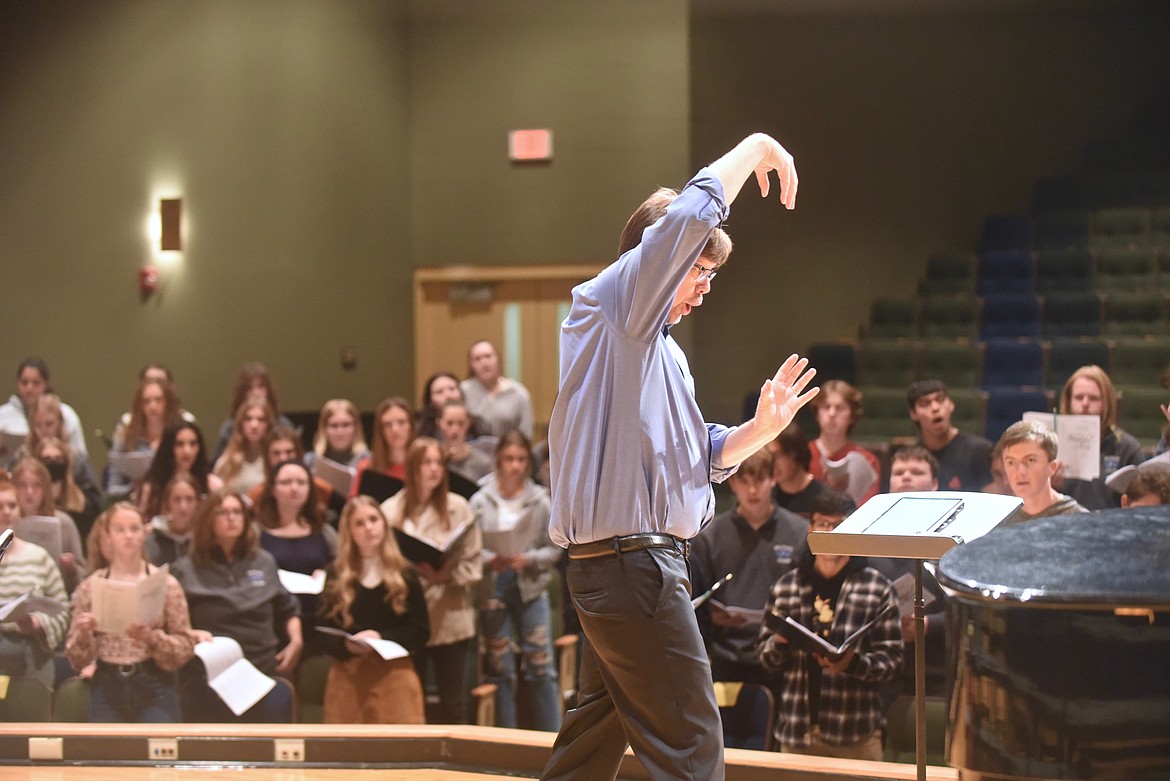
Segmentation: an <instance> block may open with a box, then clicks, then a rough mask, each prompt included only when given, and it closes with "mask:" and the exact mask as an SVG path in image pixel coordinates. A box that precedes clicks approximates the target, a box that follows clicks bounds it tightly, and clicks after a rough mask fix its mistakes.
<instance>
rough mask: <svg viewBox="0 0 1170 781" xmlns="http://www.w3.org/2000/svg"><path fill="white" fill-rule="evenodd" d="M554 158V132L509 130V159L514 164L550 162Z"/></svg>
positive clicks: (545, 130)
mask: <svg viewBox="0 0 1170 781" xmlns="http://www.w3.org/2000/svg"><path fill="white" fill-rule="evenodd" d="M552 156H553V138H552V131H551V130H547V129H542V130H509V131H508V159H509V160H512V161H513V162H531V161H548V160H552Z"/></svg>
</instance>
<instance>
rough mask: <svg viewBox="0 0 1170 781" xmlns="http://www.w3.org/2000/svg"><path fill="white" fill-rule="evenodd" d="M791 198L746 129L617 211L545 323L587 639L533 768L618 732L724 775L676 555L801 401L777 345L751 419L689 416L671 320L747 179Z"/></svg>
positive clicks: (686, 583) (554, 444)
mask: <svg viewBox="0 0 1170 781" xmlns="http://www.w3.org/2000/svg"><path fill="white" fill-rule="evenodd" d="M772 171H775V172H776V175H777V177H778V178H779V180H780V198H781V200H782V201H783V203H784V205H785V206H787V207H788V208H790V209H791V208H792V207H793V206H795V204H796V184H797V182H796V168H795V166H794V165H793V162H792V156H791V155H789V154H788V152H787V151H786V150H785V149H784V147H782V146H780V144H779V143H777V142H776V141H775V139H772V138H770V137H769V136H766V135H763V134H760V133H757V134H755V135H752V136H749V137H748V138H746V139H744V140H743V141H742V142H740V143H739V144H738V145H737V146H736V147H735V148H734V149H732V150H731V151H730V152H728V153H727V154H725V155H723V156H722V157H721V158H719V159H718V160H716V161H715V162H714V163H712V164H711V165H710V166H708V167H707V168H704V169H703V170H701V171H700V172H699V173H698V174H696V175H695V177H694V178H692V179H691V181H690V182H689V183H688V184H687V186H686V187H684V188H683V190H682V191H681V192H677V193H676V192H675V191H673V190H659V191H658V192H656V193H654V194H653V195H651V196H650V198H649V199H647V200H646V201H645V202H644V203H643V204H642V205H641V206H640V207H638V209H637V210H636V211H635V212H634V214H633V216H631V217H630V220H629V222H627V223H626V227H625V229H624V230H623V231H622V236H621V239H620V241H619V247H618V254H619V257H618V259H617V261H615V262H614V263H613V264H612V265H610V266H609V267H608V268H606V269H605V270H603V271H602V272H601V273H600V274H598V275H597V276H596V277H594V278H593V279H591V280H589V281H587V282H585V283H583V284H581V285H578V286H577V287H576V288H574V290H573V304H572V308H571V309H570V311H569V315H568V317H566V318H565V321H564V323H563V324H562V325H561V342H560V348H561V349H560V354H561V372H560V377H561V382H560V392H559V394H558V396H557V401H556V404H555V406H554V407H553V413H552V420H551V421H550V424H549V451H550V456H551V476H552V499H553V502H552V519H551V521H550V524H549V533H550V536H551V537H552V540H553V542H555V543H557V544H558V545H560V546H561V547H563V548H567V549H568V562H567V564H566V581H567V584H568V588H569V595H570V598H571V600H572V602H573V606H574V607H575V608H576V611H577V614H578V616H579V617H580V619H581V626H582V630H583V631H584V633H585V636H586V639H587V642H586V644H585V647H584V649H583V650H582V655H581V673H580V682H579V683H580V685H579V689H578V693H577V704H576V707H574V708H573V709H571V710H570V711H569V712H568V713H567V714H566V715H565V719H564V722H563V724H562V725H561V731H560V734H559V735H558V736H557V740H556V744H555V745H554V746H553V752H552V756H551V757H550V758H549V761H548V764H547V765H546V766H545V769H544V775H543V778H545V779H562V780H563V779H582V781H598V780H604V779H613V778H615V777H616V775H617V772H618V767H619V765H620V763H621V761H622V755H623V754H624V752H625V749H626V746H627V743H628V744H629V745H631V746H633V749H634V753H635V755H636V756H637V757H638V759H639V761H640V762H641V763H642V765H643V767H644V768H645V769H646V771H647V774H648V775H649V777H650V778H651V779H656V780H657V779H667V778H670V779H693V780H694V781H720V779H722V778H723V777H724V770H723V741H722V729H721V721H720V718H719V709H718V707H717V706H716V704H715V695H714V690H713V687H712V686H711V669H710V667H709V665H708V662H707V654H706V650H705V649H704V647H703V639H702V637H701V636H700V635H699V627H698V624H697V622H696V619H695V611H694V608H693V607H692V606H691V593H690V578H689V576H688V572H687V561H686V556H687V554H688V553H689V550H690V539H691V538H692V537H694V536H695V535H696V534H697V533H698V531H699V530H700V529H701V528H702V527H703V526H704V525H706V524H707V522H708V521H710V519H711V516H712V515H713V513H714V508H715V501H714V495H713V494H712V492H711V485H710V483H711V481H712V480H715V481H722V480H724V479H725V478H726V477H727V476H728V475H729V474H731V472H733V471H734V470H735V468H736V466H737V465H738V464H739V463H740V462H741V461H743V460H744V459H745V458H747V457H748V456H749V455H751V454H752V453H754V452H756V451H757V450H759V449H760V448H762V447H764V445H766V444H767V443H768V442H769V441H770V440H771V439H773V438H775V436H776V435H777V434H779V433H780V430H781V429H783V428H784V426H786V425H787V424H788V423H789V422H790V421H791V420H792V418H793V416H794V415H795V414H796V412H797V411H798V410H799V409H800V408H801V407H802V406H803V405H804V404H806V403H807V402H808V401H809V399H811V398H812V397H813V396H814V395H815V394H816V390H815V389H813V390H810V391H808V392H805V388H806V387H807V386H808V384H809V382H810V381H811V380H812V374H813V373H812V372H811V371H808V370H807V366H808V362H807V361H805V360H803V359H799V358H798V357H797V356H795V355H793V356H791V357H790V358H789V359H788V360H787V361H785V362H784V364H783V365H782V366H781V367H780V369H779V371H777V372H776V374H775V376H774V377H772V378H771V379H768V380H766V381H765V382H764V384H763V386H762V387H761V389H760V402H759V404H758V405H757V407H756V411H755V414H754V416H753V417H752V418H751V419H750V420H748V421H747V422H745V423H744V424H742V425H740V426H736V427H732V428H729V427H727V426H721V425H718V424H714V423H706V422H705V421H704V420H703V416H702V413H701V412H700V410H699V407H698V404H697V403H696V402H695V388H694V380H693V378H692V377H691V373H690V369H689V367H688V364H687V359H686V355H685V354H684V353H683V351H682V349H681V348H680V347H679V345H678V344H677V343H676V342H675V341H674V339H672V338H671V337H670V335H669V333H668V331H669V328H670V326H673V325H675V324H676V323H678V322H679V321H680V320H681V319H682V318H683V317H685V316H686V315H688V314H690V312H691V311H692V310H693V309H694V308H695V307H697V306H700V305H701V304H702V303H703V298H704V296H706V294H708V293H709V292H711V281H712V278H713V276H714V274H715V273H716V271H718V270H719V268H720V267H721V266H722V264H723V263H724V262H725V261H726V260H727V256H728V255H729V254H730V252H731V241H730V239H728V238H727V235H726V234H725V233H723V231H722V230H721V229H720V227H719V226H720V224H721V223H722V222H723V220H724V219H726V217H727V214H728V206H729V204H730V203H731V202H732V201H734V200H735V197H736V195H737V194H738V193H739V190H740V188H741V187H742V186H743V184H744V182H745V180H747V179H748V177H750V176H751V175H752V174H753V173H754V174H755V176H756V181H757V182H758V184H759V187H760V193H761V194H762V195H764V196H766V195H767V194H768V192H769V190H770V188H771V183H770V182H769V180H768V176H769V173H770V172H772Z"/></svg>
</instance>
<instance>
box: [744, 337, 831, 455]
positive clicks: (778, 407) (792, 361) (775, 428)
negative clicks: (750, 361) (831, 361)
mask: <svg viewBox="0 0 1170 781" xmlns="http://www.w3.org/2000/svg"><path fill="white" fill-rule="evenodd" d="M816 373H817V370H816V369H810V368H808V359H807V358H801V357H800V356H798V355H796V354H793V355H790V356H788V360H786V361H785V362H784V363H783V364H781V366H780V368H779V369H777V370H776V375H775V376H774V377H772V379H770V380H765V381H764V384H763V386H761V387H760V400H759V402H757V403H756V414H755V415H754V416H753V418H752V420H753V421H754V422H755V425H756V427H757V428H759V429H760V431H761V432H767V436H768V438H769V439H772V438H774V437H776V435H777V434H779V433H780V432H781V431H783V430H784V429H785V428H786V427H787V426H788V424H789V423H791V422H792V419H793V418H795V417H796V413H797V412H799V411H800V408H801V407H803V406H804V405H805V404H808V403H809V402H810V401H812V399H813V397H815V396H816V395H817V393H818V392H820V388H812V389H811V390H809V391H807V392H806V391H805V388H807V387H808V384H809V383H810V382H812V379H813V377H815V376H816Z"/></svg>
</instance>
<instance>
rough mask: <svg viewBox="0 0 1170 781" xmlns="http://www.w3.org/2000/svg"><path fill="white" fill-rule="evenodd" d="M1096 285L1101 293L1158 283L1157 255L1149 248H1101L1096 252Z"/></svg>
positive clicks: (1153, 286)
mask: <svg viewBox="0 0 1170 781" xmlns="http://www.w3.org/2000/svg"><path fill="white" fill-rule="evenodd" d="M1096 280H1097V283H1096V287H1097V290H1099V291H1101V292H1102V293H1124V292H1128V291H1149V290H1156V289H1157V287H1158V265H1157V256H1156V255H1155V254H1154V253H1153V252H1151V251H1150V250H1149V249H1144V250H1131V249H1104V250H1101V251H1100V252H1098V253H1097V273H1096Z"/></svg>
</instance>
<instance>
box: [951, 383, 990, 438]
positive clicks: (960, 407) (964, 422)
mask: <svg viewBox="0 0 1170 781" xmlns="http://www.w3.org/2000/svg"><path fill="white" fill-rule="evenodd" d="M947 394H948V395H949V396H950V397H951V401H953V402H954V403H955V414H954V415H952V416H951V423H952V424H953V425H954V426H955V427H956V428H958V429H959V431H968V432H971V433H973V434H978V433H979V432H981V431H983V429H984V423H985V421H986V418H987V393H986V392H985V391H982V390H980V389H979V388H976V387H974V386H970V387H964V388H955V387H949V388H948V389H947Z"/></svg>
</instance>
